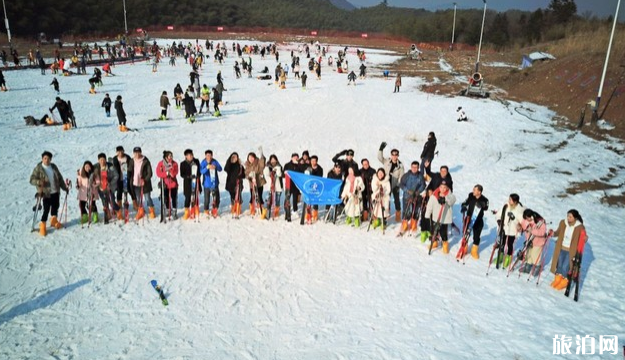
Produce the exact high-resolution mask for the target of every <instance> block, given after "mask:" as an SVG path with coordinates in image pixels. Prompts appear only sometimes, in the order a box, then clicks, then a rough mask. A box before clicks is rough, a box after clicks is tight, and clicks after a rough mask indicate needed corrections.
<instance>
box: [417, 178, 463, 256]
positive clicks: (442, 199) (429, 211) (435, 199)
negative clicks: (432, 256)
mask: <svg viewBox="0 0 625 360" xmlns="http://www.w3.org/2000/svg"><path fill="white" fill-rule="evenodd" d="M455 203H456V196H455V195H454V194H453V193H452V192H451V189H450V188H449V186H447V182H446V181H444V180H443V181H442V182H441V184H440V186H439V187H438V188H437V189H436V190H434V192H433V193H432V196H430V199H429V200H428V204H427V207H426V209H425V219H427V220H426V221H424V222H428V228H429V229H430V231H434V227H435V226H436V222H437V221H438V220H439V216H440V228H439V229H438V235H439V236H440V239H441V241H442V243H443V254H449V243H448V242H447V240H448V238H447V234H448V226H449V224H451V223H452V222H453V221H452V214H453V211H452V207H453V206H454V204H455ZM441 207H443V208H441ZM441 210H442V211H441ZM427 237H429V234H427ZM421 242H424V239H423V232H422V235H421ZM437 247H438V238H437V239H432V249H435V248H437Z"/></svg>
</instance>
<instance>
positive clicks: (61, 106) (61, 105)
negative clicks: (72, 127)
mask: <svg viewBox="0 0 625 360" xmlns="http://www.w3.org/2000/svg"><path fill="white" fill-rule="evenodd" d="M54 109H57V110H58V112H59V115H60V116H61V121H63V128H64V129H65V128H66V127H67V126H68V124H70V122H69V105H67V102H66V101H65V100H62V99H61V98H60V97H58V96H57V97H56V102H55V103H54V106H53V107H51V108H50V109H49V110H50V112H52V111H54Z"/></svg>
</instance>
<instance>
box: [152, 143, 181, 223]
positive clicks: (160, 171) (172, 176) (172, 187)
mask: <svg viewBox="0 0 625 360" xmlns="http://www.w3.org/2000/svg"><path fill="white" fill-rule="evenodd" d="M156 176H158V178H159V179H162V182H161V184H164V185H165V188H164V189H163V193H164V194H165V196H164V198H163V200H164V204H165V206H166V207H167V209H168V210H169V212H170V213H173V215H174V219H178V214H177V211H176V209H177V207H178V201H177V199H178V180H177V179H176V177H177V176H178V163H177V162H175V161H174V155H173V154H172V152H171V151H168V150H165V151H163V160H161V161H160V162H159V163H158V165H156ZM159 186H161V185H159Z"/></svg>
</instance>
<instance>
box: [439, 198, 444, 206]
mask: <svg viewBox="0 0 625 360" xmlns="http://www.w3.org/2000/svg"><path fill="white" fill-rule="evenodd" d="M438 203H439V204H441V205H445V197H444V196H441V197H439V198H438Z"/></svg>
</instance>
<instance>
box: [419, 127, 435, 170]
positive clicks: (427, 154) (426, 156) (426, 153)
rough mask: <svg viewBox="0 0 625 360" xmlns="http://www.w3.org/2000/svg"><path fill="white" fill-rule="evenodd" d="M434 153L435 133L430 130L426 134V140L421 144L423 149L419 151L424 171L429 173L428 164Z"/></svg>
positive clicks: (430, 162)
mask: <svg viewBox="0 0 625 360" xmlns="http://www.w3.org/2000/svg"><path fill="white" fill-rule="evenodd" d="M435 154H436V135H435V134H434V131H430V133H429V134H428V140H427V141H426V142H425V144H423V151H421V162H422V163H424V164H425V171H426V172H427V173H428V174H429V172H430V165H431V164H432V160H433V159H434V155H435Z"/></svg>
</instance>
